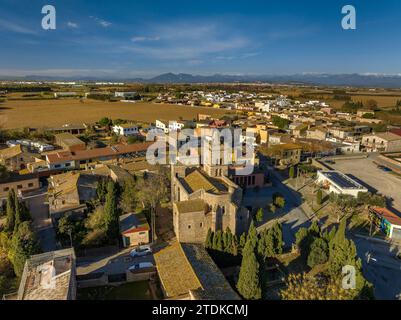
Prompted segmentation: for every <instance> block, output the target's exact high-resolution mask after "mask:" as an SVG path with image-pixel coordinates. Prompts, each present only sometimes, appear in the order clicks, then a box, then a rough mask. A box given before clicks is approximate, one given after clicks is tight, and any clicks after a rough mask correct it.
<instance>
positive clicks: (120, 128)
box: [112, 123, 139, 137]
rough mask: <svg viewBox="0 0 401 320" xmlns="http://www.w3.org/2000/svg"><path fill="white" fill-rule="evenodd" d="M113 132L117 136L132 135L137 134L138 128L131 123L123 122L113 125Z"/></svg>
mask: <svg viewBox="0 0 401 320" xmlns="http://www.w3.org/2000/svg"><path fill="white" fill-rule="evenodd" d="M112 129H113V132H114V133H116V134H117V135H119V136H125V137H127V136H133V135H137V134H139V128H138V126H136V125H135V124H132V123H124V124H119V125H116V126H113V128H112Z"/></svg>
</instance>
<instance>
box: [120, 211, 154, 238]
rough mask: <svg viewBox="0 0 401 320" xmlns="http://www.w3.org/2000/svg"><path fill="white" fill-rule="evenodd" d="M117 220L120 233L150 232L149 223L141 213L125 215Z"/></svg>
mask: <svg viewBox="0 0 401 320" xmlns="http://www.w3.org/2000/svg"><path fill="white" fill-rule="evenodd" d="M119 219H120V232H121V233H131V232H138V231H146V230H150V227H149V223H148V221H147V220H146V217H145V215H144V214H143V213H134V212H131V213H126V214H123V215H121V216H120V217H119Z"/></svg>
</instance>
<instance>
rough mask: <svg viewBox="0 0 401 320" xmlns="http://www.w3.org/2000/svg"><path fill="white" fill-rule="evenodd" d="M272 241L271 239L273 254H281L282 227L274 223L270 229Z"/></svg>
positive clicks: (282, 244) (282, 243)
mask: <svg viewBox="0 0 401 320" xmlns="http://www.w3.org/2000/svg"><path fill="white" fill-rule="evenodd" d="M271 233H272V239H273V250H274V253H275V254H276V255H277V254H282V253H283V248H284V241H283V231H282V225H281V223H279V222H276V223H275V224H274V225H273V227H272V228H271Z"/></svg>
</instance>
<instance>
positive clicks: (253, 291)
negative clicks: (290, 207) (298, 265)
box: [237, 222, 284, 299]
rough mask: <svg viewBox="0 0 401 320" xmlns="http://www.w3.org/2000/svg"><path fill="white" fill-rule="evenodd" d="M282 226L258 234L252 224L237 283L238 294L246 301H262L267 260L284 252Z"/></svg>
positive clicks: (276, 225) (275, 226)
mask: <svg viewBox="0 0 401 320" xmlns="http://www.w3.org/2000/svg"><path fill="white" fill-rule="evenodd" d="M283 245H284V243H283V235H282V227H281V224H279V223H276V224H275V225H274V226H273V227H272V228H270V229H267V230H264V231H262V232H261V233H259V234H258V233H257V231H256V228H255V226H254V224H253V222H252V223H251V226H250V228H249V231H248V234H247V235H246V241H245V245H244V247H243V249H242V262H241V269H240V273H239V278H238V282H237V289H238V292H239V293H240V294H241V295H242V296H243V297H244V298H245V299H261V298H262V287H263V285H262V284H263V279H264V278H265V273H266V271H265V269H264V266H265V263H264V262H265V260H266V259H267V258H271V257H275V256H277V255H279V254H281V253H282V252H283Z"/></svg>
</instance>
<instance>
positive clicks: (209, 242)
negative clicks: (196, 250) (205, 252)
mask: <svg viewBox="0 0 401 320" xmlns="http://www.w3.org/2000/svg"><path fill="white" fill-rule="evenodd" d="M212 246H213V232H212V230H211V229H210V228H209V230H208V231H207V235H206V241H205V248H206V249H211V248H212Z"/></svg>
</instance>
